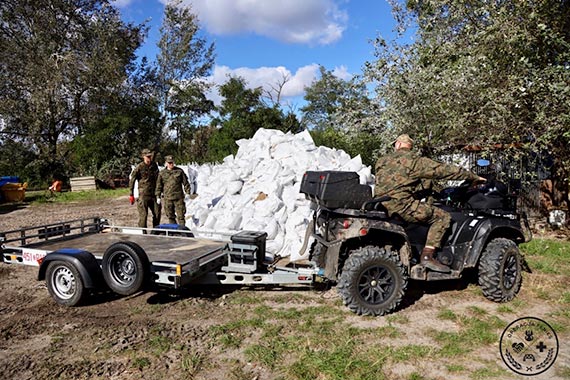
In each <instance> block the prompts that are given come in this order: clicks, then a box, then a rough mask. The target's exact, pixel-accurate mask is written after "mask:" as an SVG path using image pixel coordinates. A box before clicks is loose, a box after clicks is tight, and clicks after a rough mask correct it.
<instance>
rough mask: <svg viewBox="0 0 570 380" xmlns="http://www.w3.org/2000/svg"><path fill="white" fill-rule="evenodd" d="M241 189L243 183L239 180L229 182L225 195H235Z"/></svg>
mask: <svg viewBox="0 0 570 380" xmlns="http://www.w3.org/2000/svg"><path fill="white" fill-rule="evenodd" d="M242 187H243V182H242V181H241V180H239V179H238V180H235V181H230V182H229V183H228V187H227V190H226V194H229V195H235V194H237V193H239V192H240V190H241V188H242Z"/></svg>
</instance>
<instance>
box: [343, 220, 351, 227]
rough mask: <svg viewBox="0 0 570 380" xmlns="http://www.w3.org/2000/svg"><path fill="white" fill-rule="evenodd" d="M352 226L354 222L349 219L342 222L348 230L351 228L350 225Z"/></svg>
mask: <svg viewBox="0 0 570 380" xmlns="http://www.w3.org/2000/svg"><path fill="white" fill-rule="evenodd" d="M351 224H352V222H351V221H350V220H348V219H345V220H344V222H342V226H343V227H344V228H345V229H346V228H348V227H350V225H351Z"/></svg>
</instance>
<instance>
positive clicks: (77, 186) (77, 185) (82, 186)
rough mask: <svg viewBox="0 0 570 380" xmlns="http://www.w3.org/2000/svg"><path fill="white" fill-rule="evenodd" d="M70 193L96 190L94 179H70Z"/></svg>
mask: <svg viewBox="0 0 570 380" xmlns="http://www.w3.org/2000/svg"><path fill="white" fill-rule="evenodd" d="M70 185H71V191H72V192H73V191H90V190H97V185H96V184H95V177H93V176H91V177H73V178H71V179H70Z"/></svg>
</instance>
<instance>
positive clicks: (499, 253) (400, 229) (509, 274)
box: [301, 171, 531, 316]
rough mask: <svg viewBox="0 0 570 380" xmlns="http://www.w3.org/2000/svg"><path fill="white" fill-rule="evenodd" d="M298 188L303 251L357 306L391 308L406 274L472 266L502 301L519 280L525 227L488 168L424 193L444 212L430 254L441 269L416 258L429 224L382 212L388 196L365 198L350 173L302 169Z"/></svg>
mask: <svg viewBox="0 0 570 380" xmlns="http://www.w3.org/2000/svg"><path fill="white" fill-rule="evenodd" d="M301 192H302V193H304V194H305V195H306V197H307V198H308V199H310V200H311V204H312V206H313V209H314V212H313V218H312V221H311V222H310V225H309V228H308V229H307V236H306V239H305V242H306V243H305V244H308V242H309V241H311V239H310V238H311V237H312V238H313V240H312V241H313V243H312V244H311V247H310V259H311V260H312V261H313V262H314V263H315V264H316V265H317V266H318V267H320V268H322V269H323V270H324V277H325V278H326V279H327V280H329V281H330V282H331V283H333V284H336V287H337V290H338V293H339V294H340V296H341V298H342V300H343V302H344V303H345V305H346V306H348V307H349V308H350V309H351V310H352V311H354V312H355V313H357V314H363V315H376V316H377V315H383V314H386V313H389V312H392V311H394V310H395V309H396V308H397V307H398V305H399V304H400V302H401V301H402V299H403V297H404V294H405V293H406V289H407V286H408V280H409V279H413V280H421V281H435V280H447V279H458V278H460V277H461V276H462V274H463V273H464V272H465V271H466V270H468V269H469V268H475V269H476V270H477V273H478V282H479V285H480V286H481V288H482V290H483V294H484V295H485V297H487V298H488V299H490V300H492V301H496V302H507V301H510V300H512V299H513V298H514V297H515V296H516V294H517V293H518V291H519V289H520V287H521V282H522V270H523V269H525V266H526V263H525V262H524V259H523V257H522V255H521V253H520V251H519V248H518V246H519V244H521V243H523V242H526V241H529V240H530V239H531V235H530V229H529V226H528V222H527V220H526V216H524V215H523V216H521V215H519V214H518V213H517V211H516V192H513V191H509V189H507V187H506V186H503V185H502V184H501V183H500V182H498V181H495V180H494V179H493V178H491V176H490V177H489V180H488V182H487V184H486V185H485V186H483V187H480V188H473V187H472V186H471V184H470V183H462V184H461V185H459V186H456V187H450V188H446V189H444V190H443V191H441V192H439V193H433V194H431V196H430V197H427V198H426V200H425V201H428V202H431V201H432V202H433V205H434V206H437V207H441V208H442V209H444V210H446V211H448V212H449V213H450V214H451V217H452V225H451V227H450V228H449V230H448V232H447V234H446V235H445V237H444V244H443V247H442V249H441V250H439V251H438V252H437V256H436V259H437V260H439V262H441V263H443V264H445V265H447V266H449V267H450V271H449V272H448V273H441V272H435V271H430V270H429V269H426V267H424V266H422V265H419V262H420V256H419V255H420V252H421V250H422V248H423V247H424V245H425V241H426V236H427V231H428V227H429V226H428V225H425V224H413V223H406V222H405V221H403V220H402V219H400V218H398V217H397V215H396V216H392V217H389V216H388V213H387V211H386V209H385V208H384V207H383V206H382V202H384V201H386V200H388V199H389V198H386V197H384V198H373V197H372V191H371V188H370V186H367V185H361V184H360V181H359V176H358V174H357V173H354V172H339V171H322V172H317V171H309V172H306V173H305V175H304V178H303V181H302V184H301ZM421 196H422V197H423V196H425V194H424V195H421Z"/></svg>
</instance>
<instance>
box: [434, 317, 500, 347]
mask: <svg viewBox="0 0 570 380" xmlns="http://www.w3.org/2000/svg"><path fill="white" fill-rule="evenodd" d="M444 314H445V315H446V316H448V317H450V318H451V314H449V313H444ZM452 320H453V319H452ZM454 322H456V323H457V324H458V325H459V327H460V330H459V331H458V332H448V331H437V330H431V335H432V336H433V337H434V339H435V340H436V341H437V342H438V343H439V344H440V345H441V348H440V349H439V351H438V354H439V355H440V356H443V357H457V356H460V355H465V354H467V353H469V352H471V351H472V350H473V348H474V347H481V346H485V345H490V344H493V343H496V342H497V341H498V339H499V337H498V335H497V334H498V333H497V331H502V329H504V328H505V326H506V323H505V322H504V321H502V320H501V319H499V318H498V317H496V316H485V317H483V318H477V317H473V316H461V315H458V316H456V318H455V320H454Z"/></svg>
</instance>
